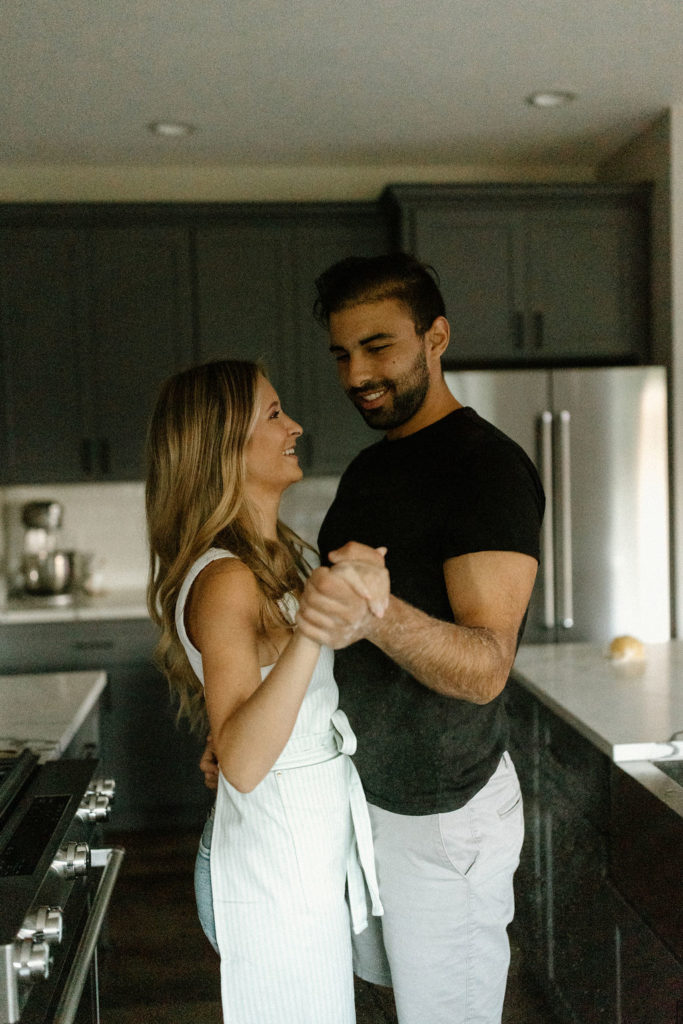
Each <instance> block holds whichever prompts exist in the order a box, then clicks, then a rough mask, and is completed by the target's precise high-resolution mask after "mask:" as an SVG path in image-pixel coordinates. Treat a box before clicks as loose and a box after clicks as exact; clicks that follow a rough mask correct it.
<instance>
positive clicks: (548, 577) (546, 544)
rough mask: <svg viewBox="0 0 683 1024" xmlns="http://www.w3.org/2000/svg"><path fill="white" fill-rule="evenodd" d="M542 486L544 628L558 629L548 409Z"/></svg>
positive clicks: (543, 419)
mask: <svg viewBox="0 0 683 1024" xmlns="http://www.w3.org/2000/svg"><path fill="white" fill-rule="evenodd" d="M539 426H540V437H539V441H540V445H539V448H540V451H539V456H540V458H539V462H540V467H541V483H542V484H543V490H544V491H545V516H544V517H543V526H542V527H541V572H542V574H543V625H544V626H545V627H546V629H554V628H555V621H556V620H555V552H554V550H553V548H554V544H553V521H554V518H555V512H554V508H553V414H552V413H551V412H550V411H549V410H548V409H546V410H545V411H544V412H542V413H541V416H540V420H539Z"/></svg>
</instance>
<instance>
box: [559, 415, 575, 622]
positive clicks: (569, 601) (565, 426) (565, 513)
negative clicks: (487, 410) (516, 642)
mask: <svg viewBox="0 0 683 1024" xmlns="http://www.w3.org/2000/svg"><path fill="white" fill-rule="evenodd" d="M557 418H558V421H559V465H558V471H559V492H560V509H559V529H560V538H561V541H560V543H561V546H562V551H561V555H560V557H561V559H562V561H561V565H562V586H561V593H562V608H561V612H560V625H561V626H564V627H565V629H571V627H572V626H573V625H574V585H573V579H572V491H571V414H570V413H569V411H568V410H567V409H562V411H561V412H560V413H558V417H557Z"/></svg>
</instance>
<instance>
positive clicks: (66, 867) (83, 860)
mask: <svg viewBox="0 0 683 1024" xmlns="http://www.w3.org/2000/svg"><path fill="white" fill-rule="evenodd" d="M52 867H53V868H54V870H55V871H56V872H57V874H58V875H61V876H62V878H75V877H76V875H84V874H85V873H86V872H87V870H88V868H89V867H90V848H89V846H88V844H87V843H67V844H66V846H62V847H61V848H60V849H59V851H58V852H57V856H56V857H55V859H54V860H53V862H52Z"/></svg>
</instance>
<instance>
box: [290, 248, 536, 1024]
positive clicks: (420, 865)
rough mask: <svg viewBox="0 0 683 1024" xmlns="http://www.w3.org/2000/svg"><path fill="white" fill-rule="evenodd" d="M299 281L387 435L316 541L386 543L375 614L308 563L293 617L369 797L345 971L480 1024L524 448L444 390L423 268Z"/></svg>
mask: <svg viewBox="0 0 683 1024" xmlns="http://www.w3.org/2000/svg"><path fill="white" fill-rule="evenodd" d="M316 284H317V288H318V296H319V297H318V301H317V303H316V315H317V316H318V318H319V320H320V321H321V322H322V323H323V324H324V326H325V327H326V328H327V329H328V331H329V337H330V351H331V353H332V355H333V357H334V359H335V360H336V364H337V371H338V374H339V379H340V382H341V384H342V387H343V388H344V389H345V391H346V393H347V394H348V396H349V398H350V399H351V401H352V402H353V403H354V405H355V406H356V407H357V408H358V410H359V411H360V413H361V415H362V416H363V417H364V418H365V420H366V422H367V423H368V424H369V425H370V426H373V427H376V428H377V429H380V430H384V431H385V432H386V436H385V438H384V439H383V440H382V441H380V442H379V443H378V444H376V445H373V446H371V447H370V448H368V449H366V450H365V451H363V452H361V454H360V455H359V456H358V457H357V458H356V459H355V460H354V461H353V462H352V463H351V465H350V466H349V468H348V469H347V471H346V472H345V473H344V475H343V476H342V479H341V482H340V485H339V489H338V492H337V495H336V498H335V500H334V502H333V504H332V507H331V508H330V510H329V512H328V514H327V516H326V518H325V521H324V523H323V525H322V528H321V531H320V537H319V548H320V552H321V556H322V558H323V560H327V561H332V562H335V561H339V560H343V559H345V558H355V559H368V560H377V559H379V558H380V556H379V555H378V553H377V552H376V550H375V549H376V548H378V547H380V546H384V547H386V548H387V555H386V562H387V567H388V569H389V571H390V575H391V581H392V596H391V599H390V603H389V607H388V609H387V611H386V612H385V614H384V616H383V617H382V618H377V617H375V616H373V615H372V614H371V613H370V612H369V611H368V609H367V606H366V605H365V604H364V603H363V602H361V601H360V599H357V598H356V596H355V595H354V594H352V593H351V591H350V588H348V586H347V585H346V584H345V583H344V581H343V580H337V579H335V577H334V575H333V574H331V573H330V571H329V569H328V568H326V567H325V565H323V566H322V567H321V568H320V569H318V570H316V571H315V572H314V574H313V576H312V582H313V584H314V585H313V587H311V588H309V593H310V596H309V597H307V599H306V600H304V601H302V604H301V608H300V611H299V615H298V623H299V628H300V629H301V630H302V631H303V632H304V633H306V634H307V635H309V636H311V637H312V638H314V639H316V640H318V641H320V642H323V643H326V644H328V645H330V646H332V647H334V648H335V650H336V651H337V654H336V657H335V676H336V678H337V681H338V684H339V689H340V705H341V707H343V708H344V710H345V711H346V713H347V714H348V716H349V720H350V722H351V725H352V727H353V729H354V731H355V732H356V735H357V736H358V753H357V755H356V758H355V760H356V764H357V767H358V770H359V772H360V776H361V779H362V781H363V785H364V787H365V790H366V795H367V798H368V802H369V803H370V810H371V817H372V822H373V833H374V839H375V853H376V858H377V866H378V877H379V884H380V892H381V897H382V902H383V905H384V917H383V918H382V919H381V924H379V923H378V922H377V920H375V922H374V924H375V927H376V929H380V930H381V940H380V941H379V942H377V945H376V946H375V947H374V948H370V943H371V940H372V938H373V937H372V936H368V934H367V933H363V935H361V936H359V937H358V938H359V940H360V941H359V945H358V948H357V950H356V970H357V973H359V975H360V976H361V977H364V978H366V980H369V981H375V982H379V983H385V984H387V983H389V984H392V985H393V988H394V995H395V999H396V1006H397V1011H398V1018H399V1021H400V1024H495V1022H499V1021H500V1018H501V1012H502V1004H503V997H504V993H505V984H506V979H507V969H508V963H509V945H508V940H507V932H506V928H507V925H508V923H509V921H510V920H511V918H512V914H513V892H512V878H513V874H514V871H515V869H516V867H517V864H518V860H519V851H520V848H521V843H522V838H523V817H522V804H521V795H520V792H519V785H518V783H517V778H516V775H515V771H514V767H513V765H512V762H511V761H510V758H509V755H508V754H507V753H506V751H505V746H506V735H507V732H506V720H505V710H504V706H503V700H502V691H503V689H504V686H505V683H506V680H507V678H508V675H509V672H510V669H511V667H512V663H513V660H514V656H515V653H516V650H517V645H518V643H519V638H520V636H521V632H522V628H523V623H524V619H525V614H526V609H527V606H528V603H529V598H530V596H531V591H532V588H533V584H534V579H535V575H536V570H537V565H538V557H539V532H540V525H541V520H542V515H543V506H544V499H543V492H542V488H541V485H540V482H539V479H538V476H537V474H536V471H535V469H534V467H533V465H532V463H531V462H530V460H529V459H528V458H527V456H526V455H525V454H524V452H523V451H522V450H521V449H520V448H519V447H518V446H517V445H516V444H514V442H512V441H511V440H510V439H509V438H507V437H505V435H503V434H501V433H500V432H499V431H498V430H496V429H495V428H494V427H492V426H491V425H490V424H488V423H486V422H485V421H483V420H481V419H480V418H479V417H478V416H477V415H476V413H475V412H474V411H473V410H471V409H467V408H463V407H462V406H461V404H460V403H459V402H458V401H457V400H456V399H455V398H454V397H453V396H452V395H451V393H450V391H449V390H448V388H447V386H446V383H445V381H444V378H443V374H442V370H441V357H442V356H443V353H444V352H445V350H446V347H447V345H448V340H449V325H448V321H447V319H446V316H445V310H444V305H443V300H442V298H441V295H440V292H439V290H438V287H437V286H436V283H435V281H434V279H433V278H432V276H431V275H430V273H429V272H428V270H427V268H425V267H423V266H422V265H421V264H419V263H418V262H417V261H416V260H415V259H414V258H413V257H410V256H408V255H405V254H395V255H392V256H380V257H376V258H372V259H357V258H350V259H348V260H343V261H342V262H341V263H339V264H335V266H333V267H331V268H330V269H329V270H328V271H326V272H325V273H324V274H322V275H321V277H320V278H319V279H318V281H317V282H316ZM374 938H375V940H377V939H378V938H379V936H378V935H377V934H376V935H375V936H374ZM382 946H383V948H382ZM384 950H386V961H388V968H389V971H390V975H389V973H387V970H386V966H387V964H386V961H384V964H382V960H383V953H384Z"/></svg>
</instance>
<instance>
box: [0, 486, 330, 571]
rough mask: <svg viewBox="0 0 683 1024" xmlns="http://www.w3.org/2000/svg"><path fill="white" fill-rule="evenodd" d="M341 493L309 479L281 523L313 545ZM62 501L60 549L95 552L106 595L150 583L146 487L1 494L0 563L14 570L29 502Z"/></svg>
mask: <svg viewBox="0 0 683 1024" xmlns="http://www.w3.org/2000/svg"><path fill="white" fill-rule="evenodd" d="M336 489H337V478H336V477H310V478H308V479H305V480H302V481H301V482H300V483H298V484H296V485H295V486H294V487H291V488H290V489H289V490H288V491H287V492H286V493H285V495H284V497H283V500H282V506H281V517H282V519H283V520H284V522H286V523H287V524H288V525H289V526H291V527H292V529H293V530H295V531H296V532H297V533H298V534H299V535H300V536H301V537H303V538H304V540H307V541H308V542H309V543H311V544H314V545H315V542H316V537H317V534H318V529H319V527H320V523H321V522H322V519H323V516H324V515H325V512H326V510H327V508H328V506H329V505H330V503H331V502H332V499H333V497H334V494H335V491H336ZM43 500H53V501H59V502H60V503H61V504H62V506H63V508H64V517H63V522H62V531H61V539H60V546H61V547H63V548H67V549H71V548H73V549H75V550H77V551H83V552H91V553H92V554H93V556H94V565H93V569H94V571H95V573H97V574H98V575H99V582H100V584H101V587H102V588H103V589H104V590H107V591H109V590H118V589H128V588H132V589H135V588H141V589H142V588H144V587H145V585H146V582H147V569H148V557H147V539H146V531H145V503H144V484H142V483H112V484H55V485H52V484H50V485H49V486H47V485H46V486H44V487H43V486H40V487H38V486H35V487H6V488H0V507H1V508H2V512H3V517H2V518H3V529H2V530H1V531H0V563H1V564H2V566H3V569H4V572H5V573H6V572H8V571H12V570H13V569H14V568H15V566H14V565H13V564H11V563H12V559H13V558H14V560H15V561H16V552H18V551H19V550H20V548H21V543H22V538H23V527H22V526H21V522H20V513H21V507H22V505H24V504H25V503H26V502H28V501H43Z"/></svg>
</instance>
